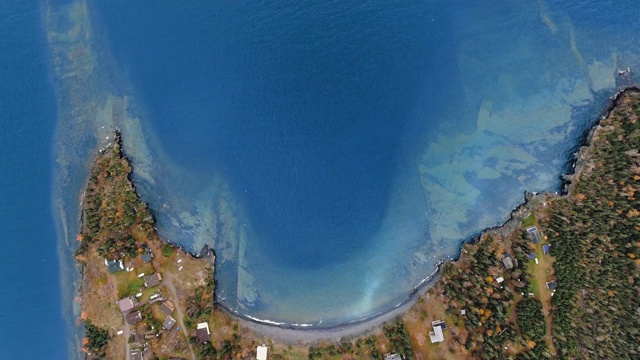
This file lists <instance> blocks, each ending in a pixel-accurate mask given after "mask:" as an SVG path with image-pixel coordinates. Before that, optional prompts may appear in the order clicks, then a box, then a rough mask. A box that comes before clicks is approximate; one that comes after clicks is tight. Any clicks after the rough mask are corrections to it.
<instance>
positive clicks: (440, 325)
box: [429, 320, 447, 343]
mask: <svg viewBox="0 0 640 360" xmlns="http://www.w3.org/2000/svg"><path fill="white" fill-rule="evenodd" d="M431 326H433V331H431V332H429V338H431V342H432V343H439V342H443V341H444V334H443V333H442V330H443V329H446V328H447V325H446V324H445V323H444V321H442V320H436V321H432V322H431Z"/></svg>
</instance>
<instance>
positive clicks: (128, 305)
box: [118, 296, 138, 313]
mask: <svg viewBox="0 0 640 360" xmlns="http://www.w3.org/2000/svg"><path fill="white" fill-rule="evenodd" d="M137 305H138V300H136V298H135V297H133V296H129V297H126V298H124V299H121V300H120V301H118V306H119V307H120V311H122V312H123V313H124V312H127V311H129V310H131V309H133V308H134V307H136V306H137Z"/></svg>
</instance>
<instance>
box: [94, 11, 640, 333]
mask: <svg viewBox="0 0 640 360" xmlns="http://www.w3.org/2000/svg"><path fill="white" fill-rule="evenodd" d="M92 5H94V7H93V9H94V10H93V14H94V15H95V19H96V22H97V23H98V24H99V27H97V28H99V29H101V31H102V32H101V34H103V36H104V38H103V39H105V41H106V42H108V48H109V50H108V51H110V54H111V55H112V56H113V59H114V62H115V64H114V65H113V66H114V67H116V68H118V69H120V73H121V74H123V75H122V79H124V81H123V82H124V83H126V84H128V86H130V87H131V88H130V89H128V90H127V91H131V93H132V94H133V97H135V99H136V101H134V103H135V105H132V110H131V111H132V113H135V114H136V115H137V116H139V117H140V118H141V121H142V124H143V128H144V129H145V130H146V134H147V137H148V138H147V139H148V141H149V143H150V144H151V147H152V148H153V149H154V150H155V151H156V152H157V153H156V157H155V158H154V166H155V167H156V168H155V170H152V171H151V172H150V173H151V174H152V176H154V177H155V181H154V182H151V181H148V178H145V177H144V176H142V175H140V176H139V178H138V180H139V182H140V189H141V191H142V193H143V197H145V199H146V200H148V201H149V202H150V203H151V205H152V207H153V208H155V209H163V210H158V211H157V215H158V219H159V228H160V230H161V232H162V234H163V235H164V236H165V237H167V238H168V239H169V240H171V241H177V242H180V243H182V244H184V245H186V246H187V247H192V248H193V249H194V250H197V249H198V248H199V247H200V246H202V245H203V244H204V243H208V244H214V245H215V248H216V250H217V252H218V274H217V277H218V280H219V284H220V285H219V292H218V295H219V296H220V300H221V301H222V302H223V303H225V304H226V305H227V306H229V307H230V308H231V309H234V310H237V311H239V312H240V313H243V314H245V315H249V316H252V317H256V318H261V319H267V320H271V321H276V322H285V323H298V324H299V323H314V324H318V323H320V322H324V324H332V323H337V322H344V321H350V320H353V319H358V318H363V317H367V316H371V315H374V314H376V313H379V312H382V311H385V309H386V310H388V309H389V308H391V307H393V306H395V305H396V304H397V303H398V302H400V301H402V300H404V299H406V296H407V294H408V293H409V292H410V291H411V290H412V289H413V287H414V286H416V285H417V284H418V283H419V282H420V281H421V280H423V279H424V278H426V277H427V276H428V275H429V274H430V273H431V271H433V270H434V268H435V264H436V263H437V261H438V260H440V259H441V258H444V257H448V256H455V254H457V251H458V248H459V244H460V242H461V241H463V240H465V239H468V238H469V237H470V236H472V235H474V234H476V233H477V232H479V231H480V230H482V229H483V228H486V227H489V226H494V225H496V224H499V223H501V222H502V221H504V220H505V219H506V218H507V217H508V213H509V211H510V210H511V209H512V208H513V207H515V206H516V205H518V203H519V202H521V201H522V193H523V191H524V190H530V191H542V190H552V191H553V190H556V189H557V188H558V186H559V185H560V180H559V175H560V174H561V173H562V172H563V171H565V170H566V166H567V164H568V161H569V159H570V157H571V152H572V151H573V150H574V149H575V146H576V145H577V142H578V140H579V139H581V137H582V134H583V133H584V131H585V130H586V129H588V127H589V126H591V125H592V124H593V121H594V120H595V118H596V116H597V114H598V113H599V111H601V109H602V107H603V106H604V104H605V102H606V99H607V97H608V96H610V95H611V94H612V93H613V92H614V91H615V89H616V87H617V86H620V85H622V83H623V82H624V81H625V80H623V79H620V78H616V77H615V73H616V71H617V69H618V68H624V67H626V66H635V65H637V64H638V61H637V59H638V57H637V56H638V50H639V45H638V44H639V41H638V40H639V38H640V36H639V35H640V25H638V24H636V23H631V22H629V21H628V18H627V17H625V15H624V14H627V15H629V14H633V13H637V10H638V4H636V3H635V2H633V1H627V2H623V3H619V4H617V6H616V7H615V8H614V7H612V6H610V5H606V4H601V3H599V2H588V3H585V2H582V1H569V2H563V3H562V4H545V3H544V2H538V3H531V4H522V3H512V4H511V3H510V4H505V3H501V2H492V1H481V2H480V1H479V2H473V3H465V4H464V5H462V4H455V3H451V2H444V1H415V2H413V1H380V2H365V3H360V4H356V3H353V2H341V1H322V2H318V1H297V2H277V3H276V2H271V1H257V2H197V3H193V4H190V5H185V4H183V3H173V2H160V3H158V2H154V3H144V2H142V3H136V4H131V3H130V2H127V1H115V2H109V3H108V4H106V3H99V2H96V3H93V4H92ZM125 136H126V134H125ZM135 158H136V157H135V156H134V159H135ZM169 178H171V180H168V179H169ZM145 179H146V180H145ZM163 179H164V180H163ZM209 210H210V211H209Z"/></svg>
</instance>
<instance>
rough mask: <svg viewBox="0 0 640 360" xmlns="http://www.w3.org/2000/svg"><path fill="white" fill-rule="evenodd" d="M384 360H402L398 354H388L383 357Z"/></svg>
mask: <svg viewBox="0 0 640 360" xmlns="http://www.w3.org/2000/svg"><path fill="white" fill-rule="evenodd" d="M384 360H402V357H401V356H400V355H398V354H389V355H387V356H385V357H384Z"/></svg>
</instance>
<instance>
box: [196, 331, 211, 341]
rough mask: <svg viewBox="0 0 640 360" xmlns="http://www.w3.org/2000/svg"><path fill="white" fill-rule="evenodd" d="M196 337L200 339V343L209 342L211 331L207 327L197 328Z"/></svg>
mask: <svg viewBox="0 0 640 360" xmlns="http://www.w3.org/2000/svg"><path fill="white" fill-rule="evenodd" d="M196 338H197V339H198V344H204V343H207V342H209V332H208V331H207V329H197V330H196Z"/></svg>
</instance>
